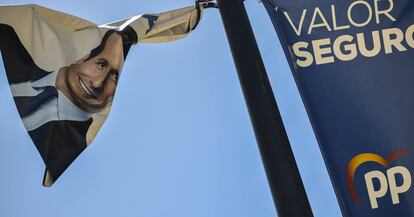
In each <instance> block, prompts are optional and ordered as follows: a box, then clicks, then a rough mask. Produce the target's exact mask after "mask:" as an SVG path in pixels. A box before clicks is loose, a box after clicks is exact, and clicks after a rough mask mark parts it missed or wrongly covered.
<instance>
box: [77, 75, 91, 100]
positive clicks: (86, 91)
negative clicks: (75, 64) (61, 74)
mask: <svg viewBox="0 0 414 217" xmlns="http://www.w3.org/2000/svg"><path fill="white" fill-rule="evenodd" d="M79 83H80V86H81V87H82V89H83V91H85V93H86V94H88V95H89V96H91V97H93V94H92V93H91V91H90V90H89V89H88V88H87V87H86V85H85V84H84V83H83V81H82V80H81V79H79Z"/></svg>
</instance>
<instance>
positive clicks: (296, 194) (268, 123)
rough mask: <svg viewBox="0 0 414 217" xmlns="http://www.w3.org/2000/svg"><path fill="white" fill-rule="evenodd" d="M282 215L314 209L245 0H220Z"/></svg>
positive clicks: (307, 214) (307, 215) (305, 216)
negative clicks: (307, 194)
mask: <svg viewBox="0 0 414 217" xmlns="http://www.w3.org/2000/svg"><path fill="white" fill-rule="evenodd" d="M217 3H218V6H219V10H220V14H221V17H222V20H223V24H224V28H225V30H226V34H227V39H228V42H229V44H230V48H231V51H232V54H233V59H234V62H235V65H236V68H237V72H238V76H239V80H240V84H241V87H242V89H243V94H244V97H245V100H246V104H247V108H248V110H249V114H250V119H251V122H252V125H253V128H254V132H255V135H256V140H257V143H258V145H259V149H260V153H261V156H262V161H263V164H264V167H265V171H266V174H267V178H268V181H269V185H270V188H271V191H272V195H273V199H274V202H275V205H276V209H277V213H278V216H279V217H312V216H313V214H312V210H311V207H310V205H309V201H308V198H307V196H306V192H305V189H304V187H303V183H302V179H301V178H300V174H299V170H298V168H297V165H296V162H295V159H294V156H293V153H292V149H291V147H290V144H289V140H288V137H287V135H286V131H285V128H284V126H283V122H282V118H281V116H280V113H279V109H278V107H277V105H276V100H275V97H274V95H273V91H272V87H271V85H270V82H269V79H268V77H267V74H266V70H265V67H264V64H263V61H262V58H261V55H260V52H259V49H258V47H257V43H256V39H255V37H254V34H253V30H252V27H251V25H250V21H249V18H248V15H247V12H246V9H245V7H244V4H243V0H217Z"/></svg>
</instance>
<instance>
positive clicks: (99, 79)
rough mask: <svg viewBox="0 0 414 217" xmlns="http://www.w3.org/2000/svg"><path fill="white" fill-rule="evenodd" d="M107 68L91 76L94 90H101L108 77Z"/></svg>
mask: <svg viewBox="0 0 414 217" xmlns="http://www.w3.org/2000/svg"><path fill="white" fill-rule="evenodd" d="M108 76H109V70H105V71H104V72H100V73H98V74H97V75H96V76H94V77H92V78H91V81H90V82H91V86H92V88H94V89H95V90H101V89H102V88H103V87H104V84H105V81H106V80H107V79H108Z"/></svg>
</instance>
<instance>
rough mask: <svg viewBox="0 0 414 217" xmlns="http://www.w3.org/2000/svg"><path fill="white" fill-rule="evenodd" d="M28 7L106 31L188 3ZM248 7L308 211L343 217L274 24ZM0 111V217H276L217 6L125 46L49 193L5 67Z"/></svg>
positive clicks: (250, 2)
mask: <svg viewBox="0 0 414 217" xmlns="http://www.w3.org/2000/svg"><path fill="white" fill-rule="evenodd" d="M0 3H6V4H15V3H28V2H25V1H4V0H2V1H0ZM35 3H36V4H40V5H43V6H46V7H50V8H53V9H56V10H59V11H63V12H66V13H70V14H73V15H76V16H79V17H82V18H85V19H87V20H90V21H92V22H95V23H97V24H103V23H107V22H110V21H115V20H119V19H122V18H127V17H131V16H134V15H138V14H142V13H148V12H160V11H165V10H170V9H175V8H178V7H183V6H188V5H191V4H193V1H192V0H174V1H165V0H146V1H145V0H134V1H132V0H131V1H128V0H118V1H111V2H110V1H98V0H94V1H85V0H84V1H78V0H72V1H62V0H61V1H36V2H35ZM246 8H247V10H248V13H249V16H250V19H251V23H252V25H253V28H254V30H255V34H256V38H257V41H258V43H259V47H260V50H261V52H262V55H263V59H264V62H265V65H266V68H267V71H268V74H269V78H270V80H271V83H272V85H273V89H274V92H275V95H276V98H277V101H278V105H279V108H280V110H281V113H282V116H283V120H284V122H285V126H286V129H287V132H288V135H289V139H290V141H291V144H292V148H293V150H294V153H295V156H296V161H297V163H298V166H299V168H300V171H301V174H302V179H303V181H304V184H305V188H306V190H307V192H308V196H309V199H310V202H311V205H312V208H313V211H314V215H315V216H317V217H336V216H341V214H340V211H339V207H338V204H337V201H336V198H335V195H334V193H333V188H332V185H331V183H330V180H329V177H328V175H327V171H326V167H325V165H324V163H323V160H322V156H321V154H320V151H319V147H318V145H317V143H316V141H315V138H314V135H313V132H312V129H311V127H310V124H309V121H308V118H307V116H306V113H305V110H304V107H303V104H302V102H301V100H300V96H299V94H298V91H297V88H296V85H295V83H294V80H293V77H292V74H291V72H290V70H289V68H288V66H287V62H286V60H285V57H284V55H283V53H282V49H281V47H280V45H279V42H278V40H277V36H276V34H275V31H274V29H273V26H272V24H271V22H270V19H269V17H268V16H267V14H266V12H265V10H264V8H263V5H261V4H258V3H257V1H256V0H247V1H246ZM0 108H1V110H0V111H1V112H0V120H1V121H0V217H29V216H30V217H38V216H39V217H40V216H41V217H49V216H50V217H51V216H53V217H56V216H58V217H74V216H76V217H84V216H85V217H86V216H100V217H107V216H108V217H112V216H121V217H123V216H128V217H129V216H139V217H167V216H168V217H274V216H277V214H276V210H275V208H274V205H273V200H272V197H271V194H270V189H269V187H268V184H267V180H266V177H265V173H264V169H263V166H262V162H261V159H260V155H259V151H258V147H257V144H256V141H255V138H254V134H253V130H252V127H251V124H250V120H249V117H248V113H247V110H246V106H245V103H244V99H243V96H242V91H241V88H240V85H239V82H238V79H237V74H236V70H235V67H234V65H233V59H232V57H231V53H230V50H229V47H228V44H227V39H226V37H225V33H224V30H223V26H222V23H221V20H220V17H219V13H218V11H217V10H213V9H211V10H208V11H206V13H205V16H204V19H203V20H202V22H201V23H200V25H199V26H198V29H197V30H196V31H195V32H194V33H192V34H191V35H189V36H188V37H187V38H185V39H184V40H180V41H176V42H172V43H165V44H142V45H138V46H135V47H133V49H132V50H131V52H130V53H129V55H128V59H127V62H126V64H125V66H124V69H123V74H122V76H121V79H120V82H119V86H118V90H117V94H116V98H115V100H114V104H113V107H112V111H111V114H110V116H109V118H108V120H107V121H106V123H105V124H104V126H103V128H102V130H101V131H100V133H99V134H98V136H97V138H96V139H95V141H94V142H93V143H92V145H91V146H90V147H89V148H88V149H86V151H84V152H83V154H82V155H81V156H80V157H79V158H78V159H77V160H76V161H75V162H74V163H73V164H72V166H71V167H70V168H69V169H68V170H67V171H66V172H65V173H64V174H63V175H62V176H61V177H60V179H59V180H58V181H57V182H56V183H55V184H54V186H53V187H52V188H44V187H42V185H41V181H42V177H43V171H44V164H43V162H42V160H41V157H40V155H39V154H38V152H37V150H36V148H35V146H34V145H33V144H32V142H31V140H30V138H29V136H28V134H27V133H26V130H25V129H24V127H23V124H22V122H21V120H20V118H19V116H18V113H17V110H16V108H15V105H14V103H13V101H12V97H11V93H10V89H9V86H8V83H7V80H6V76H5V72H4V68H3V66H2V65H1V66H0Z"/></svg>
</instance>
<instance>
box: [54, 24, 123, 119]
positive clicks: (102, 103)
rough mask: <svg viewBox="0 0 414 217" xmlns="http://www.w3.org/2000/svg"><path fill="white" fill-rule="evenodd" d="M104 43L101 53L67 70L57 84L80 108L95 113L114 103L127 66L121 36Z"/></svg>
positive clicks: (59, 75) (110, 35)
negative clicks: (122, 71)
mask: <svg viewBox="0 0 414 217" xmlns="http://www.w3.org/2000/svg"><path fill="white" fill-rule="evenodd" d="M102 43H103V44H101V50H100V51H99V53H98V54H95V55H94V56H91V55H92V53H93V52H91V54H90V55H89V56H86V57H84V58H82V59H81V60H79V61H77V62H76V63H74V64H72V65H70V66H69V67H63V68H62V69H61V70H60V71H59V74H58V78H57V84H56V87H57V89H59V90H61V91H62V92H63V93H64V94H65V96H66V97H68V98H69V99H70V100H71V101H72V102H73V103H74V104H75V105H76V106H78V107H79V108H80V109H82V110H84V111H86V112H91V113H96V112H100V111H102V110H103V109H104V108H105V107H106V106H107V105H108V104H109V103H111V102H112V99H113V97H114V94H115V89H116V85H117V82H118V78H119V73H120V72H121V69H122V66H123V64H124V54H123V44H122V37H121V35H119V34H118V33H117V32H112V33H110V34H108V35H106V36H105V37H104V39H103V42H102ZM102 47H103V48H102Z"/></svg>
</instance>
